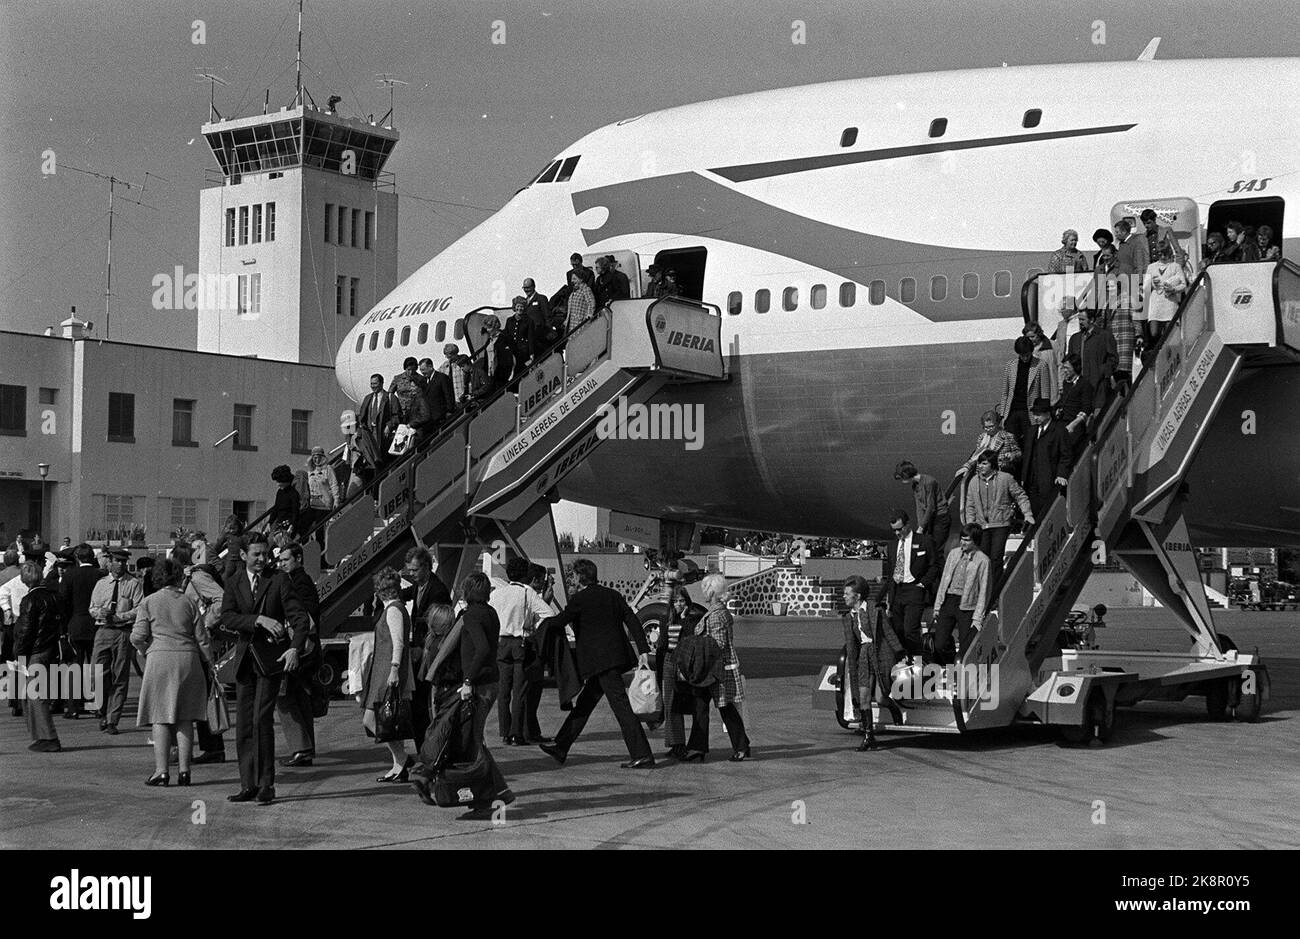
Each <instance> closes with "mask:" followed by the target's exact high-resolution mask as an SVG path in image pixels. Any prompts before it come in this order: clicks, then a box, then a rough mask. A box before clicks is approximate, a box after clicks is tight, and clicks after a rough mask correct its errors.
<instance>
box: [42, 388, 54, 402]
mask: <svg viewBox="0 0 1300 939" xmlns="http://www.w3.org/2000/svg"><path fill="white" fill-rule="evenodd" d="M58 398H59V389H57V388H42V389H41V390H40V392H39V398H38V400H39V401H40V403H41V404H56V403H57V402H58Z"/></svg>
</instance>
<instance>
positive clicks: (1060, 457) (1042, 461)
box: [1021, 398, 1070, 520]
mask: <svg viewBox="0 0 1300 939" xmlns="http://www.w3.org/2000/svg"><path fill="white" fill-rule="evenodd" d="M1029 422H1030V425H1031V426H1030V428H1029V432H1028V433H1026V434H1025V446H1024V451H1025V459H1024V466H1023V468H1022V470H1021V477H1022V478H1021V485H1022V486H1024V487H1025V494H1026V495H1028V496H1029V507H1030V508H1031V509H1033V512H1034V518H1036V519H1039V520H1041V519H1042V518H1043V516H1044V514H1045V513H1046V511H1047V508H1048V506H1050V505H1051V504H1052V500H1053V499H1054V498H1056V493H1057V487H1060V488H1061V489H1064V488H1065V484H1066V482H1067V481H1068V480H1069V478H1070V441H1069V438H1068V437H1067V436H1066V433H1065V428H1063V427H1062V426H1061V425H1060V424H1059V423H1057V422H1056V421H1054V420H1052V403H1051V402H1050V401H1048V400H1047V399H1046V398H1035V399H1034V403H1033V404H1032V405H1030V406H1029Z"/></svg>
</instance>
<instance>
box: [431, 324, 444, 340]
mask: <svg viewBox="0 0 1300 939" xmlns="http://www.w3.org/2000/svg"><path fill="white" fill-rule="evenodd" d="M446 338H447V321H446V320H439V321H438V328H437V329H435V330H434V331H433V341H434V342H442V341H443V340H444V339H446Z"/></svg>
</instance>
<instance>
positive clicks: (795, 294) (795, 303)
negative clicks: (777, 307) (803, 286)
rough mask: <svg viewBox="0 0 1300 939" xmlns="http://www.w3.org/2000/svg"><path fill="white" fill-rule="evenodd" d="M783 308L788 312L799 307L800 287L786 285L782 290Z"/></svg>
mask: <svg viewBox="0 0 1300 939" xmlns="http://www.w3.org/2000/svg"><path fill="white" fill-rule="evenodd" d="M781 309H783V310H785V311H786V312H787V313H793V312H794V311H795V310H797V309H799V288H798V287H786V288H785V290H783V291H782V292H781Z"/></svg>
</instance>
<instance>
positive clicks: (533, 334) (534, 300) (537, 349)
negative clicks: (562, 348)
mask: <svg viewBox="0 0 1300 939" xmlns="http://www.w3.org/2000/svg"><path fill="white" fill-rule="evenodd" d="M524 315H525V316H527V317H528V355H529V357H530V358H531V359H532V360H533V361H534V362H536V361H537V357H538V355H539V354H540V353H541V352H542V350H543V349H545V348H546V346H547V341H546V339H547V336H548V335H549V334H550V331H551V305H550V304H549V303H548V302H547V301H546V298H545V297H544V296H542V295H541V294H540V293H538V292H537V285H536V284H535V283H534V282H533V279H532V278H531V277H525V278H524Z"/></svg>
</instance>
